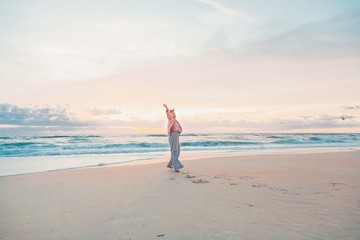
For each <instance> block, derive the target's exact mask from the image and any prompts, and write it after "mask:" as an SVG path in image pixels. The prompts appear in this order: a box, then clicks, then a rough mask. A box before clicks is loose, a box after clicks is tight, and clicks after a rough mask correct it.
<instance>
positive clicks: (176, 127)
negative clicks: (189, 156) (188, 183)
mask: <svg viewBox="0 0 360 240" xmlns="http://www.w3.org/2000/svg"><path fill="white" fill-rule="evenodd" d="M163 106H164V107H165V108H166V116H167V118H168V120H169V122H168V125H167V132H168V135H169V144H170V149H171V158H170V161H169V163H168V165H167V167H168V168H171V169H172V168H174V171H175V172H179V169H181V168H183V167H184V166H183V165H182V164H181V162H180V161H179V156H180V142H179V136H180V133H181V132H182V127H181V125H180V123H179V122H178V121H177V120H176V114H175V108H174V109H172V110H169V108H168V106H167V105H166V104H165V103H164V104H163Z"/></svg>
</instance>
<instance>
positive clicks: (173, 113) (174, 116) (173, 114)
mask: <svg viewBox="0 0 360 240" xmlns="http://www.w3.org/2000/svg"><path fill="white" fill-rule="evenodd" d="M170 112H171V114H172V116H173V118H176V114H175V111H173V110H171V111H170Z"/></svg>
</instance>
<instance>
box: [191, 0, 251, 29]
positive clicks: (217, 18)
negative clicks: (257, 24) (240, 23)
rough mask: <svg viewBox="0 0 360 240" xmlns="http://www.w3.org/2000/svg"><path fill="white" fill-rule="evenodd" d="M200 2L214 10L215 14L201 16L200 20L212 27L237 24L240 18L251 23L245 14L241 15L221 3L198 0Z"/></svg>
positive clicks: (210, 0)
mask: <svg viewBox="0 0 360 240" xmlns="http://www.w3.org/2000/svg"><path fill="white" fill-rule="evenodd" d="M196 1H198V2H201V3H204V4H206V5H208V6H210V7H212V8H214V9H215V10H216V11H215V12H210V13H207V14H204V15H202V16H200V19H201V20H202V21H203V22H205V23H208V24H211V25H224V24H229V23H233V22H236V21H237V20H238V19H239V18H242V19H245V20H248V21H251V19H250V18H249V17H247V16H246V15H244V14H240V12H238V11H236V10H234V9H231V8H228V7H226V6H224V5H222V4H221V3H218V2H215V1H212V0H196Z"/></svg>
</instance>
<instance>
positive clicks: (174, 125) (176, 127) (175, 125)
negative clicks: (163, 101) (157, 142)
mask: <svg viewBox="0 0 360 240" xmlns="http://www.w3.org/2000/svg"><path fill="white" fill-rule="evenodd" d="M166 113H167V116H168V119H169V122H168V125H167V132H168V134H169V135H170V134H171V133H172V132H178V133H182V131H183V130H182V127H181V125H180V123H179V122H178V121H177V120H176V118H173V117H172V116H170V115H171V113H170V112H166Z"/></svg>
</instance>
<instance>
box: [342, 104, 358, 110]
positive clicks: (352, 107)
mask: <svg viewBox="0 0 360 240" xmlns="http://www.w3.org/2000/svg"><path fill="white" fill-rule="evenodd" d="M342 108H344V109H349V110H360V105H354V106H342Z"/></svg>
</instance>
